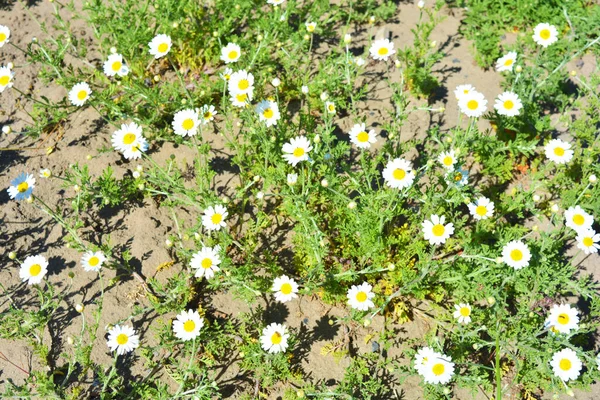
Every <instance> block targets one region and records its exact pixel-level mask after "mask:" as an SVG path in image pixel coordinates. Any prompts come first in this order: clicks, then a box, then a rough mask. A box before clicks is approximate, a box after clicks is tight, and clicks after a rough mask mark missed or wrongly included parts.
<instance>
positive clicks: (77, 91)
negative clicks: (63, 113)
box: [69, 82, 92, 107]
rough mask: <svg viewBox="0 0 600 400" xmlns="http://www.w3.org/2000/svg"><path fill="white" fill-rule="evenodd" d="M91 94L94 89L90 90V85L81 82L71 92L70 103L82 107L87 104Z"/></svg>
mask: <svg viewBox="0 0 600 400" xmlns="http://www.w3.org/2000/svg"><path fill="white" fill-rule="evenodd" d="M91 94H92V89H91V88H90V85H88V84H87V83H85V82H81V83H78V84H77V85H75V86H73V88H72V89H71V91H70V92H69V101H70V102H71V104H73V105H74V106H79V107H81V106H82V105H84V104H85V102H86V101H87V99H89V97H90V95H91Z"/></svg>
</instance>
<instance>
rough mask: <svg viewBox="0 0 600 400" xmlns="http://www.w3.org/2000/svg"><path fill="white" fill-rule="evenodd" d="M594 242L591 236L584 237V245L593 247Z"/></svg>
mask: <svg viewBox="0 0 600 400" xmlns="http://www.w3.org/2000/svg"><path fill="white" fill-rule="evenodd" d="M593 244H594V240H593V239H592V238H591V237H584V238H583V245H584V246H585V247H592V246H593Z"/></svg>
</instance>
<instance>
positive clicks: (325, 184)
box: [321, 179, 329, 187]
mask: <svg viewBox="0 0 600 400" xmlns="http://www.w3.org/2000/svg"><path fill="white" fill-rule="evenodd" d="M321 186H323V187H328V186H329V182H327V179H323V180H322V181H321Z"/></svg>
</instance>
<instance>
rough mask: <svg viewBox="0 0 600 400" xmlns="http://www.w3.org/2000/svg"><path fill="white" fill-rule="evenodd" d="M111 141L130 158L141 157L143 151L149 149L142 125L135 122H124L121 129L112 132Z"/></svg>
mask: <svg viewBox="0 0 600 400" xmlns="http://www.w3.org/2000/svg"><path fill="white" fill-rule="evenodd" d="M111 143H112V145H113V147H114V148H115V149H116V150H117V151H119V152H121V153H123V156H124V157H125V158H126V159H128V160H129V159H137V158H140V157H141V156H142V152H144V151H146V150H147V149H148V142H147V141H146V138H144V136H143V135H142V127H141V126H139V125H138V124H136V123H135V122H132V123H130V124H122V125H121V129H119V130H117V131H115V132H114V133H113V134H112V137H111Z"/></svg>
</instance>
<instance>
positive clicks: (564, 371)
mask: <svg viewBox="0 0 600 400" xmlns="http://www.w3.org/2000/svg"><path fill="white" fill-rule="evenodd" d="M550 366H551V367H552V371H553V372H554V375H556V376H557V377H558V378H560V379H562V380H563V381H565V382H567V381H570V380H575V379H577V378H578V377H579V372H580V371H581V367H582V366H583V364H582V363H581V360H580V359H579V357H577V353H575V352H574V351H573V350H571V349H562V350H561V351H558V352H556V353H554V355H553V356H552V360H550Z"/></svg>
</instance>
